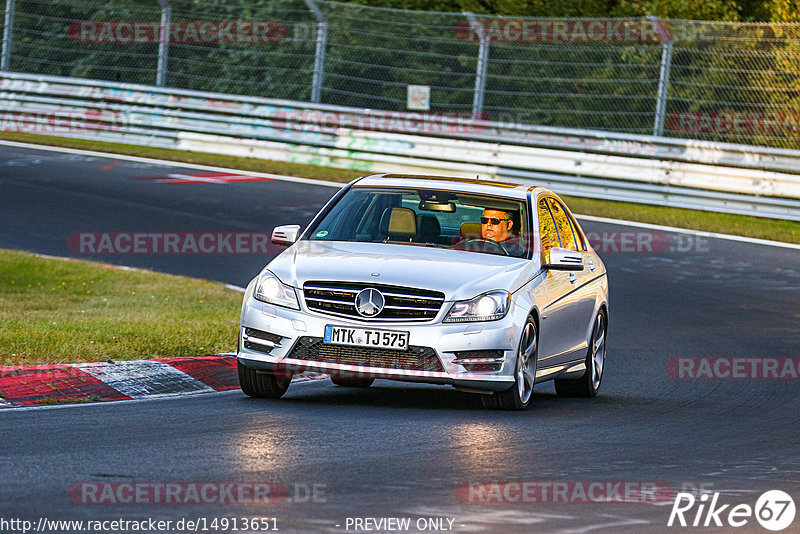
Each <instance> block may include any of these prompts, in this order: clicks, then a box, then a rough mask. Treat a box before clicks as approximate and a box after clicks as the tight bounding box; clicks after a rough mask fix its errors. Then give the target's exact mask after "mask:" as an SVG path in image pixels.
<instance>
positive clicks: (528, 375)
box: [481, 316, 538, 410]
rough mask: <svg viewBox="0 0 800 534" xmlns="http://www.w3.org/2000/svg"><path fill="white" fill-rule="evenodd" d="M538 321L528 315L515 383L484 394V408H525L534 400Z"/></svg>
mask: <svg viewBox="0 0 800 534" xmlns="http://www.w3.org/2000/svg"><path fill="white" fill-rule="evenodd" d="M537 345H538V338H537V337H536V323H535V322H534V320H533V317H530V316H528V319H527V320H526V321H525V326H523V327H522V336H521V337H520V341H519V349H518V350H517V361H516V363H515V365H514V385H513V386H511V387H510V388H509V389H507V390H505V391H496V392H494V393H492V394H491V395H482V396H481V400H482V402H483V407H484V408H492V409H495V410H524V409H525V408H527V407H528V406H530V404H531V401H532V400H533V384H534V382H535V380H536V363H537V351H536V349H537Z"/></svg>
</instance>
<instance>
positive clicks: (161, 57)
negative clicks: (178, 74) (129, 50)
mask: <svg viewBox="0 0 800 534" xmlns="http://www.w3.org/2000/svg"><path fill="white" fill-rule="evenodd" d="M158 3H159V4H160V5H161V26H160V27H159V30H158V71H157V73H156V85H157V86H159V87H164V84H165V83H166V80H167V58H168V54H169V31H170V24H171V23H172V7H170V5H169V2H168V1H167V0H158Z"/></svg>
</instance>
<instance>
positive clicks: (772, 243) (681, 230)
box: [575, 213, 800, 250]
mask: <svg viewBox="0 0 800 534" xmlns="http://www.w3.org/2000/svg"><path fill="white" fill-rule="evenodd" d="M575 217H577V218H578V219H583V220H586V221H593V222H602V223H608V224H617V225H620V226H635V227H637V228H647V229H648V230H661V231H664V232H674V233H677V234H690V235H696V236H699V237H713V238H716V239H727V240H729V241H741V242H743V243H753V244H756V245H766V246H769V247H782V248H793V249H796V250H800V244H796V243H784V242H783V241H770V240H769V239H758V238H756V237H744V236H740V235H731V234H717V233H715V232H706V231H704V230H690V229H688V228H676V227H674V226H661V225H659V224H650V223H643V222H636V221H625V220H622V219H608V218H606V217H596V216H594V215H579V214H577V213H576V214H575Z"/></svg>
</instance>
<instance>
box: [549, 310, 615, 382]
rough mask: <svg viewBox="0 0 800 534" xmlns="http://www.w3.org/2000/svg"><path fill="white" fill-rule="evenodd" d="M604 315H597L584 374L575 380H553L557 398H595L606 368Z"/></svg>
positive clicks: (605, 323) (605, 325) (606, 325)
mask: <svg viewBox="0 0 800 534" xmlns="http://www.w3.org/2000/svg"><path fill="white" fill-rule="evenodd" d="M607 327H608V324H607V322H606V315H605V312H603V310H600V312H599V313H598V314H597V319H595V321H594V326H593V327H592V337H591V338H590V339H589V350H588V351H587V353H586V372H585V373H584V374H583V376H582V377H580V378H578V379H575V380H555V386H556V394H557V395H558V396H559V397H596V396H597V392H598V391H599V390H600V382H601V381H602V380H603V369H604V368H605V366H606V331H607V330H608V328H607Z"/></svg>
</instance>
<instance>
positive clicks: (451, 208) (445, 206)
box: [419, 200, 456, 213]
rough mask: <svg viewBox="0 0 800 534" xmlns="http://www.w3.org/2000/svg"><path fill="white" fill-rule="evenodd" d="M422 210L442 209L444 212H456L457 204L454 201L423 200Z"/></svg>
mask: <svg viewBox="0 0 800 534" xmlns="http://www.w3.org/2000/svg"><path fill="white" fill-rule="evenodd" d="M419 209H420V211H440V212H442V213H455V212H456V205H455V204H453V203H452V202H436V201H435V200H421V201H420V202H419Z"/></svg>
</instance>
